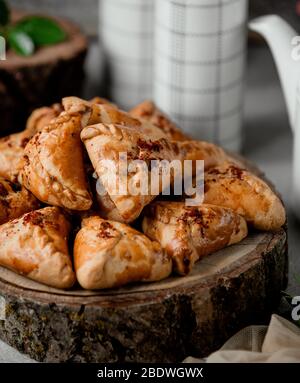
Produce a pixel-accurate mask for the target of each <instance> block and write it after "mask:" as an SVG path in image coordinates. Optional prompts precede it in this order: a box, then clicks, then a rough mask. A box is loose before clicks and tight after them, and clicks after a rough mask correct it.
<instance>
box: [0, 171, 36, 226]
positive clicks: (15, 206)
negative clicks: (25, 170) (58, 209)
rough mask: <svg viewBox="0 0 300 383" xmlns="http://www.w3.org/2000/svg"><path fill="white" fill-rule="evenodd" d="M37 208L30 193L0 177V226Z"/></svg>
mask: <svg viewBox="0 0 300 383" xmlns="http://www.w3.org/2000/svg"><path fill="white" fill-rule="evenodd" d="M39 207H40V203H39V201H38V200H37V199H36V198H35V197H34V195H33V194H32V193H30V191H28V190H27V189H25V188H24V187H22V186H20V185H18V184H13V183H12V182H9V181H7V180H5V179H3V178H1V177H0V225H2V224H3V223H5V222H7V221H9V220H11V219H14V218H18V217H20V216H21V215H23V214H25V213H28V212H30V211H32V210H36V209H38V208H39Z"/></svg>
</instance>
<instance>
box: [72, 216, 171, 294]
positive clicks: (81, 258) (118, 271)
mask: <svg viewBox="0 0 300 383" xmlns="http://www.w3.org/2000/svg"><path fill="white" fill-rule="evenodd" d="M74 265H75V271H76V275H77V279H78V282H79V283H80V285H81V286H82V287H83V288H85V289H106V288H112V287H119V286H123V285H126V284H128V283H131V282H138V281H142V282H151V281H158V280H161V279H164V278H166V277H168V276H169V275H170V273H171V271H172V261H171V259H170V258H169V257H168V256H167V255H166V254H165V253H164V252H163V251H162V249H161V247H160V245H159V244H158V243H157V242H153V241H151V240H150V239H149V238H147V237H146V236H145V235H143V234H142V233H140V232H138V231H136V230H134V229H133V228H131V227H130V226H127V225H125V224H122V223H119V222H114V221H107V220H104V219H102V218H100V217H98V216H94V217H89V218H85V219H84V220H83V222H82V228H81V230H80V231H79V232H78V233H77V236H76V238H75V244H74Z"/></svg>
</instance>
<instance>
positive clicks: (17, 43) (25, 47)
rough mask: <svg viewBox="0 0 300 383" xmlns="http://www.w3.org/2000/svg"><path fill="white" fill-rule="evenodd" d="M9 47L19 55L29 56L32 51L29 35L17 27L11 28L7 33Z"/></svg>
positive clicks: (32, 46)
mask: <svg viewBox="0 0 300 383" xmlns="http://www.w3.org/2000/svg"><path fill="white" fill-rule="evenodd" d="M8 43H9V45H10V47H11V48H12V49H13V50H14V51H15V52H16V53H17V54H19V55H21V56H30V55H32V54H33V52H34V43H33V41H32V39H31V38H30V36H28V35H27V34H26V33H24V32H22V31H19V30H18V29H14V28H13V29H11V30H10V31H9V33H8Z"/></svg>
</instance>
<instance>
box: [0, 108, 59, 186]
mask: <svg viewBox="0 0 300 383" xmlns="http://www.w3.org/2000/svg"><path fill="white" fill-rule="evenodd" d="M61 110H62V109H61V106H60V105H59V104H55V105H53V106H52V107H49V108H47V107H44V108H39V109H36V110H35V111H34V112H33V113H32V114H31V116H30V117H29V118H28V120H27V125H26V129H25V130H24V131H23V132H20V133H15V134H11V135H9V136H7V137H3V138H1V139H0V177H4V178H5V179H7V180H9V181H11V182H16V181H17V178H18V174H19V172H20V160H21V159H22V157H23V153H24V148H25V146H26V145H27V143H28V141H29V140H30V139H31V138H32V136H34V134H35V133H37V132H39V131H41V130H43V129H44V128H45V126H47V125H48V124H49V122H50V121H51V120H52V119H53V118H55V117H57V116H58V115H59V113H60V112H61Z"/></svg>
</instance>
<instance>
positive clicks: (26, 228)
mask: <svg viewBox="0 0 300 383" xmlns="http://www.w3.org/2000/svg"><path fill="white" fill-rule="evenodd" d="M69 231H70V224H69V222H68V221H67V219H66V218H65V216H64V215H63V214H62V213H61V211H60V210H59V209H58V208H55V207H46V208H44V209H41V210H37V211H34V212H31V213H27V214H25V215H24V216H22V217H21V218H18V219H16V220H13V221H10V222H7V223H5V224H4V225H2V226H0V265H1V266H4V267H7V268H9V269H11V270H13V271H15V272H17V273H19V274H22V275H25V276H27V277H28V278H30V279H33V280H35V281H37V282H41V283H44V284H46V285H49V286H53V287H56V288H62V289H65V288H70V287H72V285H73V284H74V282H75V274H74V272H73V269H72V262H71V258H70V256H69V253H68V245H67V238H68V235H69Z"/></svg>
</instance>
